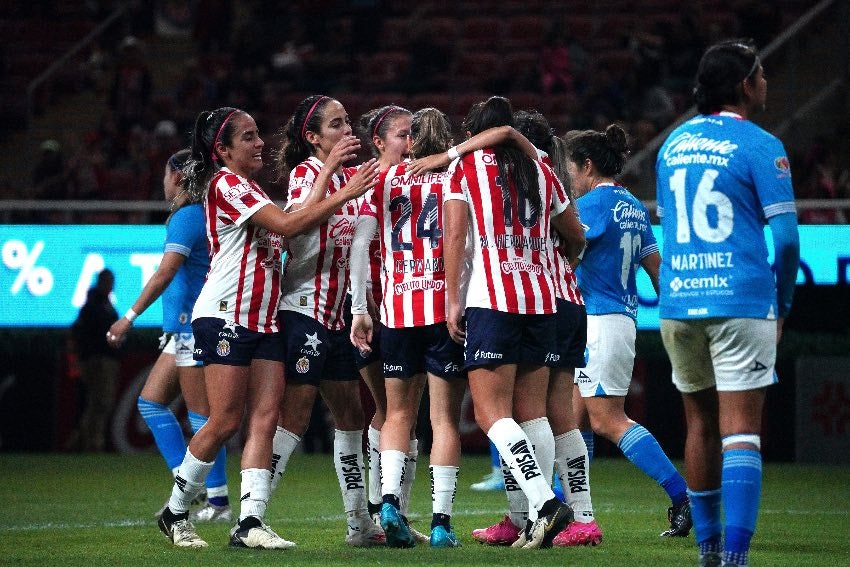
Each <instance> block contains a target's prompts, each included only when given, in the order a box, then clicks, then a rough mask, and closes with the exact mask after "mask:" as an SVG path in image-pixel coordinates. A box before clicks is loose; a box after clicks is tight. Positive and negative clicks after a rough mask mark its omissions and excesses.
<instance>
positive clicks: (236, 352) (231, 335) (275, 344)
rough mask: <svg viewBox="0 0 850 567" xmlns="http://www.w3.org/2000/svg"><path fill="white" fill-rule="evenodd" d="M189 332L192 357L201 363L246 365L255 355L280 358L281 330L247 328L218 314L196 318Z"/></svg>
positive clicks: (259, 357)
mask: <svg viewBox="0 0 850 567" xmlns="http://www.w3.org/2000/svg"><path fill="white" fill-rule="evenodd" d="M192 333H193V334H194V335H195V350H194V352H193V357H194V358H195V360H198V361H200V362H202V363H203V365H204V366H206V365H208V364H226V365H228V366H249V365H250V364H251V361H252V360H256V359H260V360H274V361H277V362H283V356H284V353H283V348H282V345H281V343H280V333H259V332H256V331H249V330H248V329H246V328H245V327H240V326H239V325H237V324H236V323H233V322H226V321H225V320H224V319H219V318H217V317H201V318H200V319H195V320H194V321H192Z"/></svg>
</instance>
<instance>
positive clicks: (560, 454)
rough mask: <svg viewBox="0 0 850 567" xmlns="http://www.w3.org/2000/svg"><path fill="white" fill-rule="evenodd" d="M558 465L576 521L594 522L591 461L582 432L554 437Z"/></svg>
mask: <svg viewBox="0 0 850 567" xmlns="http://www.w3.org/2000/svg"><path fill="white" fill-rule="evenodd" d="M555 466H556V467H557V468H558V477H559V478H560V479H561V488H563V489H564V498H566V500H567V504H569V505H570V508H572V509H573V511H574V512H575V519H576V521H577V522H582V523H585V524H587V523H590V522H592V521H593V503H592V502H591V499H590V459H589V458H588V454H587V445H585V443H584V437H583V436H582V434H581V431H579V430H578V429H573V430H572V431H567V432H566V433H563V434H561V435H558V436H557V437H556V438H555Z"/></svg>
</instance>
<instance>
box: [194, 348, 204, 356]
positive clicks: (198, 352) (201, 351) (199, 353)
mask: <svg viewBox="0 0 850 567" xmlns="http://www.w3.org/2000/svg"><path fill="white" fill-rule="evenodd" d="M192 354H193V355H195V356H204V349H202V348H196V349H195V351H194V352H193V353H192Z"/></svg>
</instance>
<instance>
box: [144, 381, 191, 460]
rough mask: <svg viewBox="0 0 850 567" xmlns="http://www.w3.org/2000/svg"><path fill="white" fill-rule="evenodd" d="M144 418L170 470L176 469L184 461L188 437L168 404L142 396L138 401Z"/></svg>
mask: <svg viewBox="0 0 850 567" xmlns="http://www.w3.org/2000/svg"><path fill="white" fill-rule="evenodd" d="M136 405H137V406H138V408H139V413H140V414H141V415H142V419H144V420H145V423H147V424H148V427H149V428H150V430H151V433H153V439H154V441H155V442H156V446H157V448H158V449H159V452H160V454H161V455H162V458H163V459H165V464H166V465H168V468H169V470H172V471H173V470H174V469H176V468H177V467H179V466H180V463H182V462H183V455H185V454H186V439H185V438H184V437H183V428H182V427H180V424H179V423H178V422H177V418H176V417H174V413H173V412H172V411H171V410H170V409H168V406H164V405H162V404H158V403H156V402H151V401H148V400H146V399H144V398H142V397H141V396H139V399H138V400H137V401H136Z"/></svg>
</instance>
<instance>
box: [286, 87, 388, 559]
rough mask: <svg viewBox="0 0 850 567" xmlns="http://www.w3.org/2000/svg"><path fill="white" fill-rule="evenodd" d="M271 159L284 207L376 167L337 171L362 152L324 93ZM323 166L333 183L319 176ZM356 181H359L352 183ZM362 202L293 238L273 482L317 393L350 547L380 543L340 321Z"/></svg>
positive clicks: (298, 112)
mask: <svg viewBox="0 0 850 567" xmlns="http://www.w3.org/2000/svg"><path fill="white" fill-rule="evenodd" d="M282 134H283V137H284V144H283V147H282V148H281V150H280V153H279V154H278V156H277V163H276V166H277V167H276V169H277V171H278V173H279V175H280V176H284V175H288V176H289V195H288V198H287V203H286V209H285V210H286V211H291V212H296V211H303V210H305V209H307V208H309V207H311V206H312V205H311V197H312V198H315V195H316V194H321V195H322V196H325V195H327V197H326V198H329V197H331V196H333V195H335V194H337V193H340V192H343V191H345V190H346V188H347V186H348V184H349V183H352V181H355V182H356V179H357V177H358V176H359V177H360V178H362V177H363V175H364V173H361V171H362V170H366V171H368V172H369V175H370V179H371V175H372V172H374V171H376V168H377V163H376V160H374V159H372V160H369V161H367V162H366V163H365V164H364V165H362V166H361V167H360V168H359V169H356V168H353V167H344V166H343V163H345V162H346V161H349V160H350V159H352V158H353V157H354V156H353V154H354V153H355V152H356V151H357V150H358V149H359V148H360V142H359V141H358V139H357V137H356V136H353V135H352V134H351V123H350V120H349V117H348V113H347V112H346V111H345V107H343V105H342V104H341V103H340V102H339V101H337V100H335V99H332V98H330V97H327V96H323V95H314V96H310V97H307V98H306V99H304V100H303V101H301V103H299V105H298V106H297V107H296V109H295V113H294V114H293V115H292V117H291V118H290V119H289V120H288V121H287V123H286V125H285V126H284V127H283V131H282ZM323 169H327V170H329V171H331V172H332V176H331V178H330V179H326V178H323V177H322V176H320V172H321V171H322V170H323ZM355 184H356V183H355ZM361 204H362V203H361V201H360V200H358V201H352V202H348V203H345V204H343V205H342V206H341V207H339V208H338V209H336V210H334V211H333V213H332V214H331V215H329V217H328V218H327V220H325V221H324V222H322V223H321V224H318V225H317V226H315V227H314V228H312V229H311V230H309V231H307V232H306V233H305V234H303V235H300V236H297V237H294V238H290V239H289V240H288V242H287V249H288V252H289V254H290V259H289V263H288V266H287V269H286V275H285V276H284V278H283V282H282V289H281V302H280V310H279V321H280V325H281V329H282V334H283V343H284V351H285V355H286V364H285V366H286V387H285V389H284V393H283V397H282V399H281V402H280V418H279V427H278V429H277V433H276V434H275V450H274V455H275V468H274V474H275V485H276V484H277V479H279V478H280V477H281V475H282V474H283V472H284V470H285V469H286V465H287V464H288V462H289V459H290V457H291V456H292V452H293V450H294V449H295V447H296V445H297V444H298V442H299V441H300V439H301V437H302V436H303V435H304V433H305V431H306V430H307V425H308V423H309V420H310V414H311V412H312V410H313V405H314V403H315V399H316V395H317V394H318V393H319V391H321V394H322V397H323V399H324V400H325V403H326V404H327V406H328V409H329V410H330V412H331V415H332V416H333V419H334V426H335V431H334V466H335V468H336V472H337V478H338V481H339V487H340V491H341V492H342V500H343V506H344V508H345V513H346V515H347V525H348V533H347V535H346V542H347V543H348V544H349V545H352V546H358V547H359V546H370V545H380V544H383V543H384V534H383V533H382V532H381V530H380V529H379V528H378V527H377V526H376V525H375V523H374V522H373V521H372V519H371V517H370V516H369V512H368V504H367V503H368V501H367V498H366V489H365V471H364V464H363V426H364V416H363V407H362V404H361V402H360V377H359V375H358V373H357V366H356V363H355V361H354V352H353V350H352V348H351V344H350V343H349V339H348V333H347V331H346V330H345V322H344V319H343V310H344V301H345V296H346V293H347V290H348V281H349V265H348V264H349V256H350V248H351V241H352V238H353V236H354V225H355V223H356V222H357V219H358V217H359V215H360V208H361Z"/></svg>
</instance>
